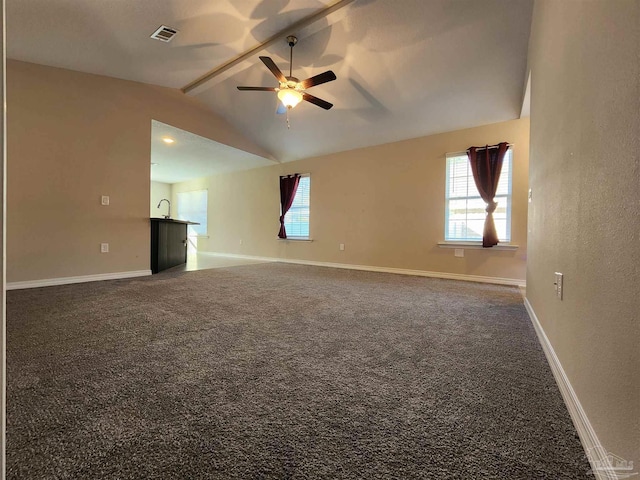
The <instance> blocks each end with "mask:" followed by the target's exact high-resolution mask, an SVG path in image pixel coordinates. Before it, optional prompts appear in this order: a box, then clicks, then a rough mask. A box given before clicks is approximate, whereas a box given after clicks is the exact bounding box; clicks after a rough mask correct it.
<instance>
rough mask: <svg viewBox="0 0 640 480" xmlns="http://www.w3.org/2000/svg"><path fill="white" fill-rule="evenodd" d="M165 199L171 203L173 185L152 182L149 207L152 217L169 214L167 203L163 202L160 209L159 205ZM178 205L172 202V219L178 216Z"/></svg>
mask: <svg viewBox="0 0 640 480" xmlns="http://www.w3.org/2000/svg"><path fill="white" fill-rule="evenodd" d="M163 198H166V199H167V200H169V201H171V184H170V183H162V182H151V204H150V205H149V207H150V209H149V216H150V217H162V216H164V215H166V214H167V211H168V210H167V202H163V203H162V205H161V206H160V208H158V203H159V202H160V200H162V199H163ZM175 207H176V205H175V204H174V203H173V201H171V217H172V218H173V217H175V216H176V212H177V211H178V210H177V209H176V208H175Z"/></svg>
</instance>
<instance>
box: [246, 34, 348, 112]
mask: <svg viewBox="0 0 640 480" xmlns="http://www.w3.org/2000/svg"><path fill="white" fill-rule="evenodd" d="M287 43H288V44H289V47H290V48H291V53H290V57H289V76H288V77H285V76H284V74H283V73H282V72H281V71H280V69H279V68H278V66H277V65H276V64H275V62H274V61H273V60H271V58H270V57H260V60H262V63H264V64H265V65H266V66H267V68H268V69H269V70H270V71H271V73H273V75H274V76H275V77H276V79H277V80H278V82H280V85H279V86H278V87H238V90H249V91H257V92H277V94H278V99H280V101H281V102H282V104H281V106H278V113H284V112H285V111H288V110H291V109H292V108H294V107H295V106H296V105H298V103H300V102H301V101H302V100H305V101H307V102H309V103H313V104H314V105H317V106H319V107H321V108H324V109H325V110H329V109H330V108H331V107H333V104H332V103H329V102H327V101H326V100H322V99H321V98H318V97H314V96H313V95H309V94H308V93H307V92H306V91H305V90H306V89H307V88H311V87H315V86H316V85H320V84H323V83H327V82H331V81H333V80H335V79H336V74H335V73H333V72H332V71H331V70H327V71H326V72H324V73H320V74H318V75H314V76H313V77H310V78H307V79H306V80H302V81H300V80H298V79H297V78H296V77H294V76H293V75H292V73H291V70H292V65H293V47H294V45H295V44H296V43H298V39H297V38H296V37H295V36H293V35H289V36H288V37H287ZM285 109H286V110H285Z"/></svg>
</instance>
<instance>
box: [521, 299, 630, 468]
mask: <svg viewBox="0 0 640 480" xmlns="http://www.w3.org/2000/svg"><path fill="white" fill-rule="evenodd" d="M524 306H525V308H526V309H527V312H528V313H529V317H530V318H531V323H532V324H533V328H535V330H536V334H537V335H538V339H539V340H540V344H541V345H542V349H543V350H544V354H545V355H546V357H547V361H548V362H549V366H550V367H551V371H552V372H553V376H554V377H555V379H556V383H557V384H558V388H559V389H560V393H561V394H562V398H563V399H564V403H565V404H566V405H567V409H568V410H569V415H571V420H573V424H574V426H575V427H576V430H577V432H578V436H579V437H580V441H581V442H582V447H583V448H584V451H585V452H586V454H587V457H588V458H589V462H590V463H591V469H592V471H593V474H594V475H595V477H596V478H597V479H598V480H616V479H618V478H623V477H619V476H618V475H617V474H616V472H615V469H614V468H612V466H611V464H610V461H609V458H608V457H609V454H608V453H607V451H606V450H605V449H604V448H603V447H602V445H601V443H600V441H599V440H598V436H597V435H596V432H595V430H594V429H593V427H592V426H591V422H590V421H589V418H588V417H587V414H586V412H585V411H584V409H583V408H582V405H581V404H580V400H578V396H577V395H576V392H575V391H574V390H573V387H572V386H571V382H569V378H568V377H567V374H566V373H565V371H564V368H562V364H561V363H560V360H559V359H558V356H557V355H556V352H555V350H554V349H553V346H552V345H551V342H549V338H547V335H546V334H545V333H544V329H543V328H542V325H541V324H540V321H539V320H538V317H537V316H536V314H535V312H534V311H533V307H532V306H531V304H530V303H529V299H527V298H525V299H524Z"/></svg>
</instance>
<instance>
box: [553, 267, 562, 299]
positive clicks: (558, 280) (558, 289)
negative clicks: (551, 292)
mask: <svg viewBox="0 0 640 480" xmlns="http://www.w3.org/2000/svg"><path fill="white" fill-rule="evenodd" d="M555 276H556V281H555V282H554V284H553V285H554V286H555V289H556V296H557V297H558V298H559V299H560V300H562V290H563V285H562V283H563V277H564V276H563V275H562V274H561V273H560V272H555Z"/></svg>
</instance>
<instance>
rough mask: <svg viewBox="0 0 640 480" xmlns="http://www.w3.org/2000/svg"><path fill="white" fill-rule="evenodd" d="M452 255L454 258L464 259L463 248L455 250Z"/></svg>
mask: <svg viewBox="0 0 640 480" xmlns="http://www.w3.org/2000/svg"><path fill="white" fill-rule="evenodd" d="M453 255H454V256H456V257H464V248H456V249H455V250H454V252H453Z"/></svg>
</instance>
